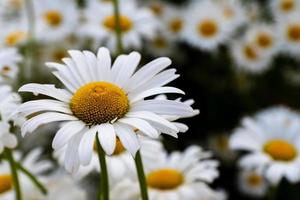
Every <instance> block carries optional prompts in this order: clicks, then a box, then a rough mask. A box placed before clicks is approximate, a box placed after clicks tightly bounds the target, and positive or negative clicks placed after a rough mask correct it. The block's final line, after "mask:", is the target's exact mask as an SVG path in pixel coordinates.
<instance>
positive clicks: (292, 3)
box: [270, 0, 300, 18]
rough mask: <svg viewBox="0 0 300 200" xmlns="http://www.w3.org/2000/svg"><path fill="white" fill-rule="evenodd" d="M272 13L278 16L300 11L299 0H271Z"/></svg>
mask: <svg viewBox="0 0 300 200" xmlns="http://www.w3.org/2000/svg"><path fill="white" fill-rule="evenodd" d="M270 7H271V10H272V13H273V14H274V16H275V17H277V18H282V17H286V16H288V15H290V14H292V13H295V12H299V8H300V2H299V0H273V1H270Z"/></svg>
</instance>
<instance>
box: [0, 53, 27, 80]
mask: <svg viewBox="0 0 300 200" xmlns="http://www.w3.org/2000/svg"><path fill="white" fill-rule="evenodd" d="M20 61H22V56H21V55H20V54H19V53H18V50H17V49H16V48H4V49H0V81H1V82H4V81H6V80H8V79H12V80H13V79H15V78H16V76H17V74H18V71H19V67H18V63H19V62H20Z"/></svg>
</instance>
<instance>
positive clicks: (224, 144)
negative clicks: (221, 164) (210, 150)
mask: <svg viewBox="0 0 300 200" xmlns="http://www.w3.org/2000/svg"><path fill="white" fill-rule="evenodd" d="M216 144H217V146H218V147H219V149H220V150H227V149H228V145H229V141H228V137H226V136H225V135H221V136H218V137H217V138H216Z"/></svg>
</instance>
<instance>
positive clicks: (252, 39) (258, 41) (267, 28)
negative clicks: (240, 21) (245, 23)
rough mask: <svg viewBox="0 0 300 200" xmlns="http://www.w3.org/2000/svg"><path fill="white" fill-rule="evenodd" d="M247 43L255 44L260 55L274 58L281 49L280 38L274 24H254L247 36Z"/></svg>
mask: <svg viewBox="0 0 300 200" xmlns="http://www.w3.org/2000/svg"><path fill="white" fill-rule="evenodd" d="M245 38H246V41H247V42H248V43H250V44H253V46H255V48H257V49H258V51H260V53H262V54H264V55H266V56H273V55H274V54H276V53H278V51H279V48H280V46H279V45H280V38H279V36H278V33H277V31H276V28H275V27H274V26H273V25H272V24H253V25H251V26H250V27H249V28H248V30H247V32H246V34H245Z"/></svg>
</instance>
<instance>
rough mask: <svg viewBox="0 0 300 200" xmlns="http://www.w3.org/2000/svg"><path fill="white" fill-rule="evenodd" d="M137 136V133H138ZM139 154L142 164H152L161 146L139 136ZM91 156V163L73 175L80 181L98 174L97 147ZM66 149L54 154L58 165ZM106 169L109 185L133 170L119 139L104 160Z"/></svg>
mask: <svg viewBox="0 0 300 200" xmlns="http://www.w3.org/2000/svg"><path fill="white" fill-rule="evenodd" d="M138 134H139V133H138ZM139 140H140V145H141V153H142V154H143V159H144V162H153V161H155V160H156V159H157V155H158V154H159V153H160V152H161V151H162V149H163V146H162V143H161V142H160V141H159V140H154V139H149V138H146V137H143V136H141V135H139ZM93 150H94V151H93V156H92V160H91V163H90V164H89V165H87V166H80V167H79V170H78V172H77V173H76V174H75V175H76V176H74V177H76V178H77V179H82V178H84V177H85V176H87V175H88V174H90V173H91V172H93V171H97V172H100V166H99V159H98V154H97V147H96V144H94V149H93ZM65 153H66V148H63V149H60V150H59V151H56V152H54V157H56V158H57V159H58V161H59V163H60V164H62V165H63V164H64V160H65ZM106 162H107V168H108V169H109V177H110V184H113V183H114V182H118V181H120V180H121V179H122V178H124V177H127V176H128V175H127V173H128V171H129V170H132V169H135V168H134V166H135V165H134V160H133V159H132V156H131V154H130V152H128V151H126V149H125V148H124V146H123V145H122V143H121V141H120V139H117V142H116V147H115V150H114V152H113V154H112V155H110V156H108V157H107V158H106Z"/></svg>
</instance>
